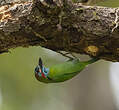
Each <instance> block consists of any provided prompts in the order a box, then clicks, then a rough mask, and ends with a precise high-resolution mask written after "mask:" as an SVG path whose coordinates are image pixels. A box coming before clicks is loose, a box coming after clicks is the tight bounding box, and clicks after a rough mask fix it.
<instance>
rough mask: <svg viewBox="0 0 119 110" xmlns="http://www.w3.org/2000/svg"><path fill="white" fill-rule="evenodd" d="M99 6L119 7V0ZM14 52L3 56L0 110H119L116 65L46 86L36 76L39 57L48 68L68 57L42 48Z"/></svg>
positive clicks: (98, 66) (103, 64)
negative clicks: (35, 69)
mask: <svg viewBox="0 0 119 110" xmlns="http://www.w3.org/2000/svg"><path fill="white" fill-rule="evenodd" d="M98 5H101V6H102V5H103V6H110V7H117V6H119V0H105V2H101V3H99V4H98ZM10 51H11V53H4V54H1V55H0V110H119V108H118V105H119V104H118V98H117V97H118V94H116V93H115V91H116V90H115V88H119V87H118V86H114V83H113V82H114V81H115V80H114V79H113V78H112V77H113V76H112V74H113V73H116V72H115V71H114V70H115V69H113V68H112V69H111V72H110V65H111V66H112V65H113V64H112V63H109V62H107V61H103V60H101V61H98V62H96V63H95V64H92V65H90V66H89V67H88V68H86V69H85V70H84V71H82V72H81V74H79V75H77V76H76V77H75V78H73V79H71V80H69V81H66V82H63V83H57V84H43V83H41V82H38V81H37V80H36V79H35V77H34V68H35V67H36V65H37V63H38V58H39V57H41V58H42V59H43V61H44V64H45V65H46V66H47V67H48V66H51V65H53V64H57V63H61V62H64V61H66V58H64V57H63V56H61V55H59V54H57V53H55V52H53V51H50V50H47V49H44V48H41V47H29V48H16V49H11V50H10ZM117 65H119V64H118V63H117ZM113 67H115V66H113ZM117 68H118V67H117ZM110 74H111V75H110ZM117 83H119V82H116V84H117ZM114 87H115V88H114Z"/></svg>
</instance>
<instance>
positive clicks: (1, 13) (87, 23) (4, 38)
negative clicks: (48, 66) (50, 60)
mask: <svg viewBox="0 0 119 110" xmlns="http://www.w3.org/2000/svg"><path fill="white" fill-rule="evenodd" d="M24 1H25V2H24ZM24 1H23V0H22V1H19V2H15V0H13V2H12V3H6V4H4V5H2V6H1V7H0V52H1V53H2V52H5V51H8V49H10V48H15V47H18V46H23V47H28V46H30V45H32V46H33V45H40V46H42V47H45V48H48V49H51V50H54V51H60V50H63V51H71V52H76V53H81V54H88V55H90V56H98V57H100V58H103V59H106V60H110V61H119V46H118V44H119V26H118V25H119V8H106V7H96V6H83V5H81V4H72V3H71V2H70V1H68V0H67V1H65V0H62V1H63V2H61V0H59V1H58V0H56V1H54V2H53V3H47V2H44V1H42V2H40V1H39V0H35V1H33V0H29V1H28V0H27V1H26V0H24Z"/></svg>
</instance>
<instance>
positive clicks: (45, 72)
mask: <svg viewBox="0 0 119 110" xmlns="http://www.w3.org/2000/svg"><path fill="white" fill-rule="evenodd" d="M42 70H43V73H44V75H45V76H48V73H49V68H45V67H43V69H42ZM38 75H39V76H40V77H42V74H41V73H40V72H38Z"/></svg>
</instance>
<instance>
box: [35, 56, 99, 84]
mask: <svg viewBox="0 0 119 110" xmlns="http://www.w3.org/2000/svg"><path fill="white" fill-rule="evenodd" d="M98 60H99V58H92V59H90V60H88V61H80V60H79V59H73V60H69V61H66V62H63V63H60V64H56V65H53V66H51V67H49V68H47V67H45V66H44V65H43V62H42V59H41V58H39V61H38V65H37V66H36V68H35V77H36V79H37V80H38V81H40V82H43V83H59V82H64V81H66V80H69V79H72V78H73V77H74V76H76V75H77V74H79V73H80V72H81V71H82V70H83V69H84V68H85V67H87V65H89V64H92V63H94V62H96V61H98Z"/></svg>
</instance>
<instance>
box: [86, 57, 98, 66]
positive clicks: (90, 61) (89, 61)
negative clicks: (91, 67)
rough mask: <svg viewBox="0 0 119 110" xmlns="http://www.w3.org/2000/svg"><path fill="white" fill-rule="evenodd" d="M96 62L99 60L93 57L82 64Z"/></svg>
mask: <svg viewBox="0 0 119 110" xmlns="http://www.w3.org/2000/svg"><path fill="white" fill-rule="evenodd" d="M98 60H99V58H98V57H95V58H92V59H91V60H88V61H84V63H85V64H87V65H88V64H92V63H95V62H96V61H98Z"/></svg>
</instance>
